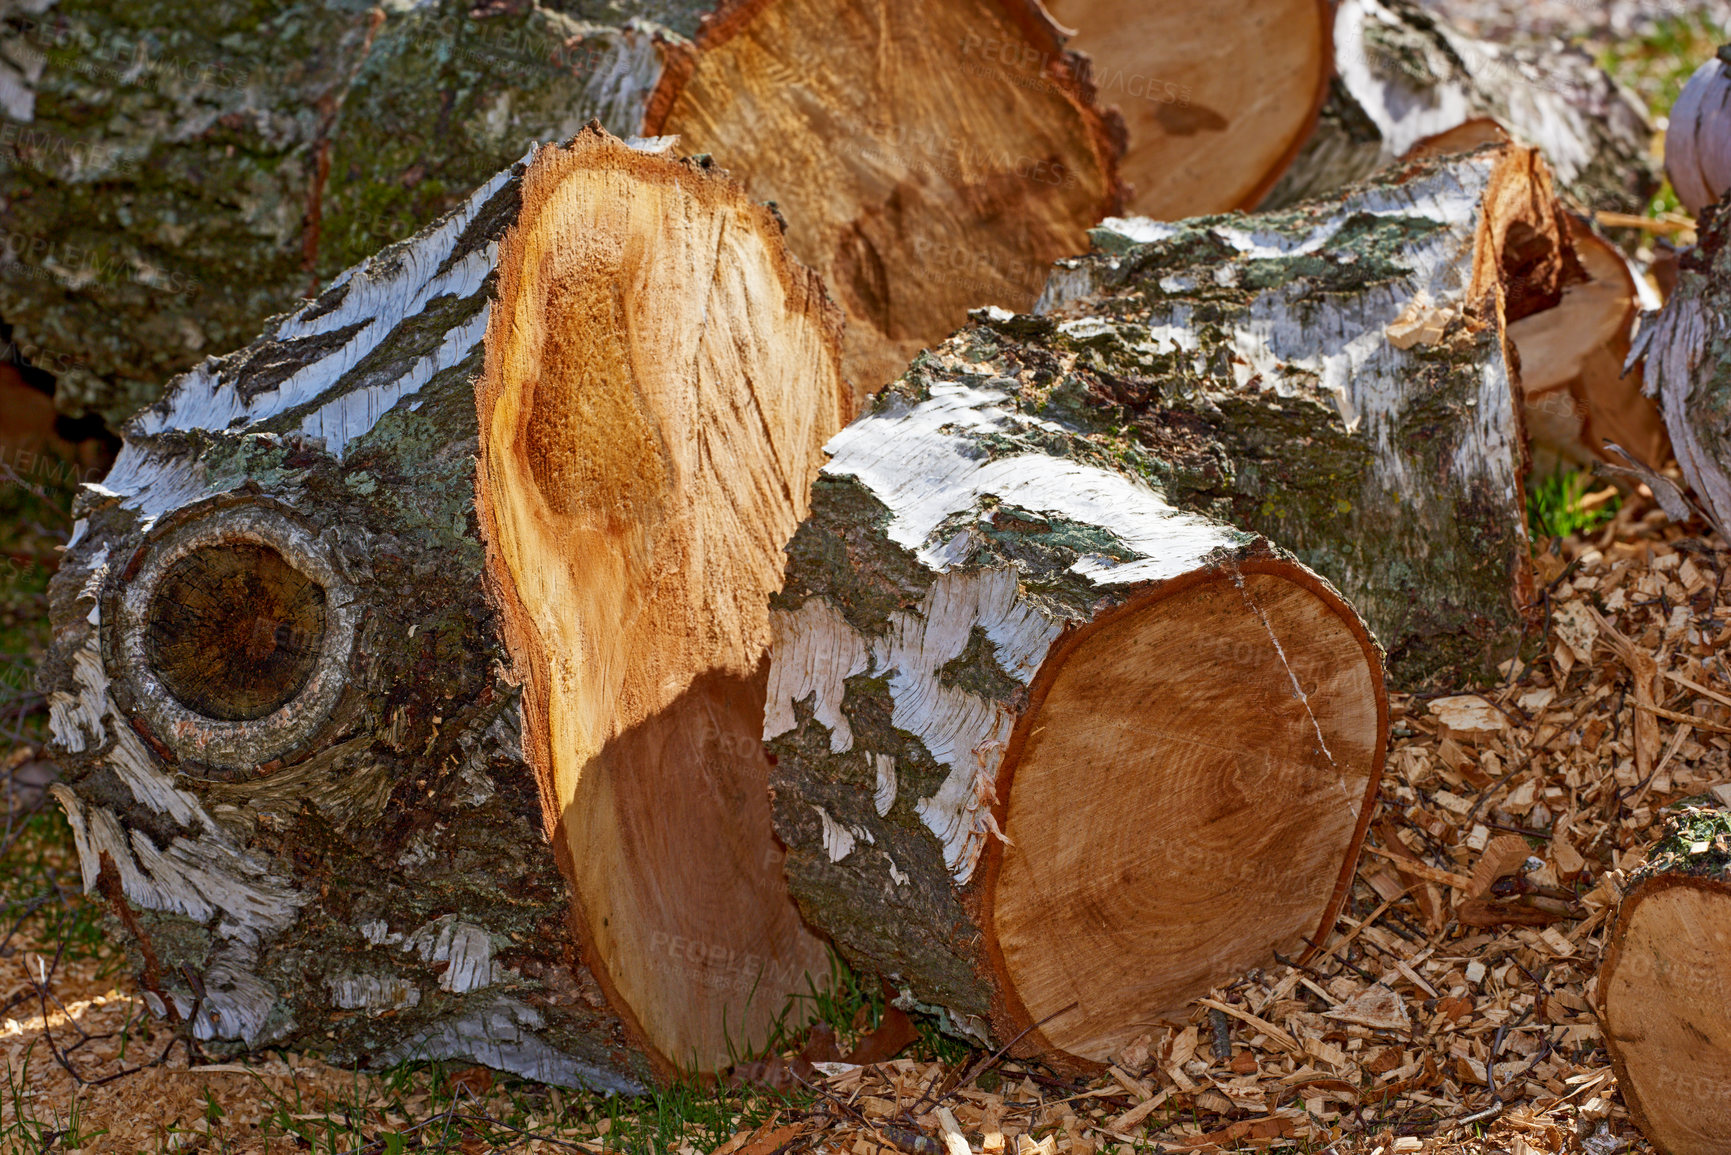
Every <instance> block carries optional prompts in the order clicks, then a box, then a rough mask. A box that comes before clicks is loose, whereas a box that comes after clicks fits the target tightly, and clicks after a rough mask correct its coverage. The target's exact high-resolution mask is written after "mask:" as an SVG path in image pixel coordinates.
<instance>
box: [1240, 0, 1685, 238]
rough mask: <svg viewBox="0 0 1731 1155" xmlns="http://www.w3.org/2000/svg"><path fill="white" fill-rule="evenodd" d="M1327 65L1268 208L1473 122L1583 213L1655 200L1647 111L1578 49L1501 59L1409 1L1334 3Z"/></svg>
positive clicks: (1498, 50) (1504, 51)
mask: <svg viewBox="0 0 1731 1155" xmlns="http://www.w3.org/2000/svg"><path fill="white" fill-rule="evenodd" d="M1334 54H1335V69H1336V72H1337V75H1338V78H1339V79H1338V81H1337V82H1336V83H1335V84H1334V85H1333V86H1332V87H1331V89H1330V92H1329V96H1328V100H1327V102H1326V103H1325V105H1324V107H1323V109H1322V113H1321V115H1320V118H1319V119H1318V121H1317V129H1316V131H1315V132H1314V133H1313V134H1312V136H1311V138H1310V140H1309V141H1308V142H1307V143H1306V144H1305V145H1304V147H1303V148H1302V149H1301V151H1300V153H1299V155H1298V157H1297V159H1295V160H1294V161H1293V162H1292V165H1291V167H1290V168H1289V169H1288V170H1287V172H1286V174H1285V175H1284V176H1283V177H1282V178H1281V180H1280V181H1279V183H1278V184H1276V185H1275V187H1274V188H1273V190H1271V191H1270V193H1269V195H1268V197H1267V199H1266V200H1265V201H1264V202H1263V205H1264V207H1266V208H1278V207H1282V206H1285V205H1290V204H1293V203H1296V202H1297V201H1299V200H1302V199H1305V198H1308V197H1316V196H1322V195H1325V194H1327V193H1330V192H1332V191H1334V190H1336V189H1338V188H1340V187H1341V186H1343V185H1345V184H1346V183H1348V182H1350V181H1353V180H1357V179H1360V178H1362V177H1364V176H1365V175H1367V174H1369V173H1371V172H1374V171H1375V170H1376V169H1378V168H1381V167H1382V166H1384V165H1387V164H1389V163H1392V162H1393V161H1394V160H1396V159H1397V158H1400V157H1404V156H1406V155H1407V154H1408V153H1409V152H1410V151H1411V150H1412V149H1413V148H1414V147H1415V146H1417V145H1419V144H1420V143H1421V142H1424V141H1426V140H1427V138H1433V139H1432V140H1431V144H1430V147H1431V148H1435V147H1436V143H1437V142H1436V140H1435V139H1434V138H1439V137H1440V136H1441V134H1444V133H1447V132H1449V131H1450V130H1453V129H1456V128H1458V127H1459V126H1461V125H1463V124H1465V123H1467V122H1469V121H1472V120H1475V119H1481V118H1488V119H1491V120H1494V121H1496V122H1498V123H1499V124H1501V125H1502V126H1503V127H1504V128H1506V129H1508V130H1509V131H1510V132H1511V133H1512V134H1513V135H1514V137H1515V138H1516V139H1517V140H1519V141H1521V142H1522V143H1525V144H1528V145H1532V146H1534V147H1537V148H1538V149H1539V150H1540V151H1541V152H1542V153H1543V154H1544V156H1545V160H1546V161H1547V162H1548V163H1549V164H1550V166H1551V168H1552V169H1553V170H1554V171H1555V173H1556V177H1557V183H1558V185H1559V186H1560V187H1561V188H1562V189H1563V190H1564V191H1565V192H1566V193H1567V194H1568V195H1569V196H1570V197H1571V198H1572V199H1573V200H1574V201H1576V202H1577V203H1578V205H1579V206H1580V207H1582V208H1586V209H1592V210H1600V209H1602V210H1609V211H1614V212H1632V213H1638V212H1643V211H1644V210H1645V209H1646V207H1647V202H1648V201H1649V200H1650V199H1651V197H1652V195H1653V193H1655V192H1656V191H1658V183H1659V182H1658V174H1657V173H1656V172H1655V171H1654V166H1653V163H1652V160H1651V159H1650V148H1651V143H1652V138H1653V128H1652V126H1651V124H1649V123H1648V120H1647V114H1646V111H1645V109H1644V108H1643V107H1642V105H1641V103H1640V101H1639V100H1638V99H1637V98H1636V97H1635V96H1634V95H1633V94H1632V93H1630V92H1628V91H1627V90H1626V89H1624V88H1622V87H1621V86H1620V85H1618V84H1617V82H1616V81H1614V80H1612V79H1611V77H1610V76H1609V75H1607V74H1606V73H1605V72H1604V71H1603V70H1601V69H1600V68H1598V67H1597V66H1596V65H1595V64H1594V63H1593V60H1592V58H1591V57H1590V56H1588V55H1587V54H1586V53H1585V52H1584V51H1582V50H1580V49H1578V48H1561V47H1556V48H1548V49H1546V50H1544V51H1538V50H1532V49H1517V48H1508V47H1504V46H1501V45H1496V44H1490V43H1487V42H1485V41H1482V40H1476V39H1474V38H1472V37H1470V36H1467V35H1465V34H1463V33H1461V32H1459V31H1458V30H1456V29H1453V28H1450V27H1449V26H1448V25H1447V24H1446V23H1444V22H1443V21H1441V20H1439V19H1438V18H1437V17H1436V16H1435V15H1434V14H1432V13H1431V12H1428V11H1426V10H1425V9H1424V8H1422V7H1420V6H1419V5H1418V4H1417V3H1414V2H1412V0H1342V2H1341V4H1340V5H1339V6H1338V8H1337V9H1336V11H1335V17H1334ZM1460 143H1462V144H1465V143H1468V142H1467V141H1466V140H1465V139H1464V138H1463V139H1462V140H1461V141H1460ZM1472 143H1476V142H1472Z"/></svg>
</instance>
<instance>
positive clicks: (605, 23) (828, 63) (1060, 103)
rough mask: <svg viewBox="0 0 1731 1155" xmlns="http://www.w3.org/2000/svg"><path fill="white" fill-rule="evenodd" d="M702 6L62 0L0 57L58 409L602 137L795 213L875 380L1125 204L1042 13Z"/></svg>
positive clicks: (19, 285) (29, 302)
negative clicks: (665, 152)
mask: <svg viewBox="0 0 1731 1155" xmlns="http://www.w3.org/2000/svg"><path fill="white" fill-rule="evenodd" d="M709 7H710V5H709V4H708V3H707V2H706V0H697V2H693V0H644V2H642V3H637V2H633V3H629V4H623V5H613V6H611V7H608V8H607V10H606V11H605V13H602V14H600V15H598V16H596V17H593V18H591V17H585V16H583V15H581V14H573V13H572V12H571V11H569V10H568V9H567V8H566V7H564V6H560V7H547V6H543V5H540V4H536V3H529V4H504V5H496V6H491V7H488V6H482V7H481V8H476V7H475V6H472V5H469V4H466V3H457V2H456V0H435V2H433V3H428V4H416V5H406V6H396V7H389V10H388V11H387V9H385V8H380V9H376V10H366V11H363V10H360V9H356V10H353V11H350V10H340V9H338V8H332V7H329V6H327V5H322V4H306V3H291V4H287V5H283V6H279V7H277V8H275V9H273V10H272V11H271V12H270V13H268V14H266V15H263V16H260V15H259V14H257V13H255V12H254V11H253V9H251V8H249V7H246V6H244V5H241V6H229V7H228V8H217V9H211V8H209V7H208V6H198V5H189V4H184V3H167V4H157V5H151V6H143V7H138V6H135V7H131V8H115V7H114V6H112V5H107V4H101V3H98V2H97V0H63V2H62V3H59V4H58V5H56V6H53V7H52V8H49V9H48V11H47V12H46V13H44V14H41V15H37V16H34V17H32V18H30V19H28V20H22V21H17V22H12V23H8V24H7V25H6V28H5V30H4V31H0V59H3V58H5V57H8V56H9V57H11V58H13V59H16V60H24V61H27V62H29V66H28V67H27V68H26V69H25V71H24V72H21V73H18V75H16V76H14V77H13V78H12V79H13V81H14V84H13V86H12V88H10V89H7V88H5V87H4V86H0V99H4V100H6V102H7V103H6V104H5V111H6V113H7V115H8V116H9V117H10V118H11V121H12V122H14V123H7V124H5V125H4V126H3V128H4V134H5V135H4V139H3V140H0V144H5V145H7V146H9V147H7V148H6V149H5V150H4V151H5V152H6V159H5V161H4V162H3V167H0V206H3V207H0V225H3V226H4V231H5V234H6V236H5V240H6V245H7V249H8V251H9V255H10V259H9V260H8V261H7V262H6V263H4V264H0V320H4V321H5V322H6V323H9V324H11V325H12V326H13V327H14V330H15V336H16V339H17V340H18V341H19V342H20V343H21V344H24V345H26V346H31V347H40V348H42V349H43V350H45V351H46V352H47V354H48V355H49V357H50V358H69V359H70V362H71V363H70V364H68V365H66V366H65V367H64V370H63V371H61V370H58V369H57V370H56V371H57V372H59V375H60V378H61V381H60V388H59V393H60V397H59V404H60V406H61V408H62V409H63V410H64V411H66V412H69V413H79V412H85V411H93V412H97V413H101V414H102V415H104V416H105V417H106V418H108V419H109V420H110V421H112V422H116V423H118V422H119V421H120V420H121V419H122V418H124V417H125V416H126V415H128V414H129V413H131V412H132V411H133V410H134V409H135V408H137V407H138V406H139V405H140V404H142V403H144V402H146V401H148V400H150V399H151V398H153V397H155V396H156V393H157V390H158V388H159V387H160V384H161V383H162V382H163V381H165V380H166V379H167V378H168V377H169V376H171V375H172V374H173V373H175V372H178V371H180V370H183V369H185V368H187V367H189V366H190V365H192V364H193V363H195V362H196V361H197V360H198V359H199V358H201V357H203V356H205V355H207V354H209V353H212V352H214V351H226V350H229V349H232V348H235V347H238V346H239V345H240V344H242V343H243V342H244V341H246V340H248V339H250V338H251V336H252V335H253V334H254V333H256V332H258V331H259V328H260V327H261V326H262V325H263V323H264V321H265V319H266V318H267V317H269V316H271V315H272V314H273V313H277V312H282V311H285V310H287V309H290V308H292V307H294V306H295V303H296V301H297V299H298V298H300V297H302V296H303V295H307V296H310V295H313V294H315V293H316V292H317V291H318V288H319V286H321V285H322V284H324V283H325V282H326V281H327V280H328V279H329V278H330V277H332V276H334V275H336V274H337V273H338V272H340V271H341V270H343V269H345V268H348V267H349V266H351V265H353V264H355V263H356V262H357V261H359V260H361V259H362V258H363V257H365V256H367V255H369V254H371V253H373V252H375V251H376V250H377V249H378V248H380V247H381V246H382V245H383V244H385V243H387V242H389V241H392V240H395V239H397V238H400V237H405V236H408V235H409V234H411V233H413V232H414V231H415V230H416V229H418V228H419V227H421V226H423V225H425V224H426V223H427V222H429V221H431V220H433V219H434V218H436V217H438V216H439V215H440V214H442V213H444V212H446V211H449V210H450V209H452V208H453V207H454V206H455V205H456V204H457V203H459V202H460V201H461V200H462V199H463V198H465V197H467V196H468V195H469V193H470V192H472V191H473V190H474V189H475V188H476V187H478V186H479V185H480V184H481V183H482V182H484V181H486V180H487V179H489V178H490V177H491V176H492V175H493V174H494V173H495V172H497V171H498V170H499V169H500V168H502V167H504V166H505V165H507V164H509V163H511V162H512V161H513V160H514V159H515V158H516V157H518V156H520V155H521V154H522V152H523V150H524V149H525V148H526V147H528V146H529V145H530V144H532V143H533V142H536V141H547V140H560V139H564V138H565V137H568V136H569V135H570V134H571V133H573V132H575V131H576V130H577V128H578V127H579V126H581V125H583V124H584V123H586V122H588V121H589V120H591V119H599V120H600V121H601V123H602V124H603V125H604V126H605V127H606V128H607V129H609V130H610V131H612V132H614V133H615V134H617V135H619V136H621V137H629V136H632V135H639V134H640V135H655V134H658V133H668V134H678V135H681V136H682V137H683V138H684V144H683V146H682V147H683V148H684V149H685V150H686V151H687V152H693V153H695V152H701V151H707V152H710V153H712V154H713V155H714V156H715V158H716V160H717V161H718V162H719V163H720V164H722V165H723V166H725V167H726V168H727V169H728V170H729V171H731V172H733V173H734V174H735V175H736V176H738V177H739V178H740V179H742V180H744V181H745V183H746V186H747V189H748V191H749V192H750V193H751V194H752V195H753V196H756V197H758V198H759V199H769V200H774V201H776V202H777V204H778V206H779V208H780V211H781V213H782V215H783V217H784V218H785V219H786V221H787V223H788V227H789V239H790V243H791V244H792V246H793V249H794V252H795V253H796V255H798V256H799V257H800V258H802V259H803V260H804V261H805V262H806V263H807V264H809V265H811V266H812V267H814V268H816V269H818V270H819V271H820V272H821V273H823V274H825V275H826V276H827V277H828V279H829V282H830V283H831V284H832V285H834V286H835V287H836V291H837V293H838V294H839V296H840V298H841V300H842V303H843V304H844V306H845V307H846V308H847V309H848V311H849V313H850V316H851V319H852V324H851V325H850V327H849V330H848V332H849V338H848V340H849V370H850V376H851V377H852V378H853V379H855V380H856V381H858V382H859V383H860V384H861V385H862V387H875V386H876V385H878V384H881V383H882V382H883V381H886V380H889V379H890V378H892V377H894V376H895V374H896V373H898V372H900V369H901V366H902V365H903V364H904V363H905V359H906V357H907V356H909V355H911V354H912V353H913V352H914V351H917V350H918V349H919V348H920V347H921V345H922V344H925V343H930V342H935V341H937V340H939V339H941V338H942V337H943V336H944V335H945V334H947V333H948V332H949V331H950V330H951V329H953V328H954V327H955V326H957V325H959V324H960V323H961V322H962V321H963V319H964V316H965V309H966V307H967V306H969V305H971V304H975V303H978V302H979V301H982V300H999V301H1002V302H1003V303H1005V304H1008V305H1011V306H1014V307H1017V308H1025V307H1026V306H1027V305H1028V304H1030V303H1031V302H1032V301H1033V299H1034V298H1035V296H1037V295H1038V293H1039V288H1040V277H1041V275H1042V274H1043V271H1044V269H1045V267H1046V265H1047V264H1048V263H1049V262H1050V261H1052V260H1053V259H1055V258H1057V257H1059V256H1063V255H1068V254H1070V253H1074V252H1077V251H1080V250H1081V249H1082V248H1084V247H1085V243H1086V230H1087V229H1088V228H1089V227H1090V226H1092V225H1093V224H1094V223H1096V222H1097V221H1098V220H1099V219H1100V217H1101V216H1102V215H1104V214H1105V213H1107V212H1111V211H1114V209H1115V207H1116V205H1117V203H1118V198H1119V186H1118V182H1117V177H1116V173H1115V156H1116V150H1117V145H1116V143H1115V141H1116V135H1115V130H1114V129H1113V128H1112V126H1111V124H1109V123H1108V121H1107V120H1106V119H1105V118H1104V117H1103V116H1102V115H1101V114H1100V113H1099V112H1098V111H1097V110H1096V109H1095V108H1094V106H1093V103H1092V97H1091V94H1090V91H1089V89H1088V86H1087V84H1086V83H1085V82H1084V81H1082V80H1080V79H1079V78H1078V76H1077V71H1078V70H1077V64H1076V61H1075V59H1074V58H1073V57H1071V56H1069V55H1067V54H1066V53H1064V52H1063V50H1062V48H1061V43H1060V40H1059V38H1058V35H1057V32H1056V30H1055V29H1054V28H1053V26H1052V25H1051V24H1050V22H1049V21H1048V20H1047V19H1046V18H1045V17H1044V15H1043V14H1042V12H1041V10H1040V8H1039V5H1038V4H1036V3H1033V2H1032V0H946V2H945V3H942V4H935V5H933V4H928V5H922V6H920V7H919V8H918V9H917V10H916V9H913V8H909V7H908V6H906V5H897V4H890V3H888V2H887V0H847V2H842V3H832V2H825V3H818V2H816V0H781V2H779V3H773V4H769V3H737V4H730V5H727V6H726V7H725V10H724V11H723V12H722V13H721V14H720V15H718V16H717V17H716V18H714V19H712V20H709V21H708V22H706V23H701V24H700V19H699V18H700V16H701V14H702V13H703V12H705V11H706V10H707V9H708V8H709ZM483 10H485V14H477V13H481V12H483ZM693 38H695V42H694V40H693ZM988 48H989V49H990V51H991V53H993V54H996V56H1006V57H1008V58H1009V59H1011V60H1013V61H1015V67H1013V68H1009V67H1006V66H1004V65H1002V64H999V63H997V62H996V60H995V59H993V60H988V59H987V50H988ZM8 93H9V94H10V95H8ZM93 109H94V110H96V111H95V113H93V112H92V110H93ZM10 146H16V147H15V149H14V148H13V147H10ZM50 367H52V366H50Z"/></svg>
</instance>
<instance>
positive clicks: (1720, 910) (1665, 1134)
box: [1594, 809, 1731, 1155]
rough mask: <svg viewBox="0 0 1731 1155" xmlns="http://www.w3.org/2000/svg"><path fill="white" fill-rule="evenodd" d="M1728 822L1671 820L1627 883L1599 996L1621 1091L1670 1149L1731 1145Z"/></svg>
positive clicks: (1650, 1133) (1697, 1150) (1718, 818)
mask: <svg viewBox="0 0 1731 1155" xmlns="http://www.w3.org/2000/svg"><path fill="white" fill-rule="evenodd" d="M1728 927H1731V818H1728V817H1727V816H1726V815H1725V814H1723V813H1719V812H1715V811H1707V810H1697V809H1690V810H1687V811H1685V812H1684V813H1683V814H1681V815H1679V816H1677V817H1676V818H1673V819H1672V820H1671V821H1670V822H1669V823H1668V824H1667V828H1666V830H1665V835H1664V837H1663V838H1662V839H1661V840H1660V842H1659V843H1658V844H1657V845H1656V846H1655V847H1654V848H1653V849H1652V851H1651V852H1650V853H1649V854H1648V856H1647V861H1646V863H1645V864H1644V865H1643V866H1642V867H1641V868H1640V869H1639V870H1638V871H1636V872H1635V874H1634V875H1633V876H1632V877H1631V878H1630V879H1629V882H1628V886H1627V888H1626V890H1625V892H1624V896H1623V901H1622V903H1621V904H1620V906H1619V907H1618V910H1617V920H1616V923H1615V925H1614V926H1613V927H1612V930H1611V934H1610V938H1609V940H1608V944H1607V946H1606V948H1605V956H1604V962H1602V963H1601V964H1600V966H1599V977H1598V985H1597V987H1596V988H1595V991H1594V997H1595V999H1596V1000H1597V1002H1598V1008H1597V1010H1598V1014H1599V1021H1600V1022H1601V1023H1602V1024H1603V1026H1604V1031H1605V1047H1606V1049H1607V1050H1609V1051H1610V1053H1611V1065H1612V1066H1613V1068H1615V1070H1616V1072H1617V1090H1618V1091H1620V1092H1621V1093H1622V1096H1623V1103H1624V1105H1625V1106H1627V1107H1628V1109H1629V1115H1630V1117H1632V1118H1633V1119H1634V1120H1635V1123H1636V1125H1637V1126H1639V1127H1640V1128H1641V1131H1642V1133H1643V1134H1645V1135H1646V1136H1647V1138H1648V1139H1649V1140H1651V1141H1652V1143H1653V1145H1654V1146H1655V1147H1656V1148H1658V1150H1659V1151H1661V1152H1662V1153H1663V1155H1713V1153H1715V1152H1720V1151H1724V1150H1726V1148H1727V1146H1731V1105H1728V1104H1727V1102H1726V1098H1725V1088H1726V1087H1727V1086H1731V1043H1728V1042H1727V1040H1728V1039H1731V1014H1728V1011H1731V1008H1728V1007H1727V1004H1726V1001H1725V989H1726V985H1727V983H1731V929H1728Z"/></svg>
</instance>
